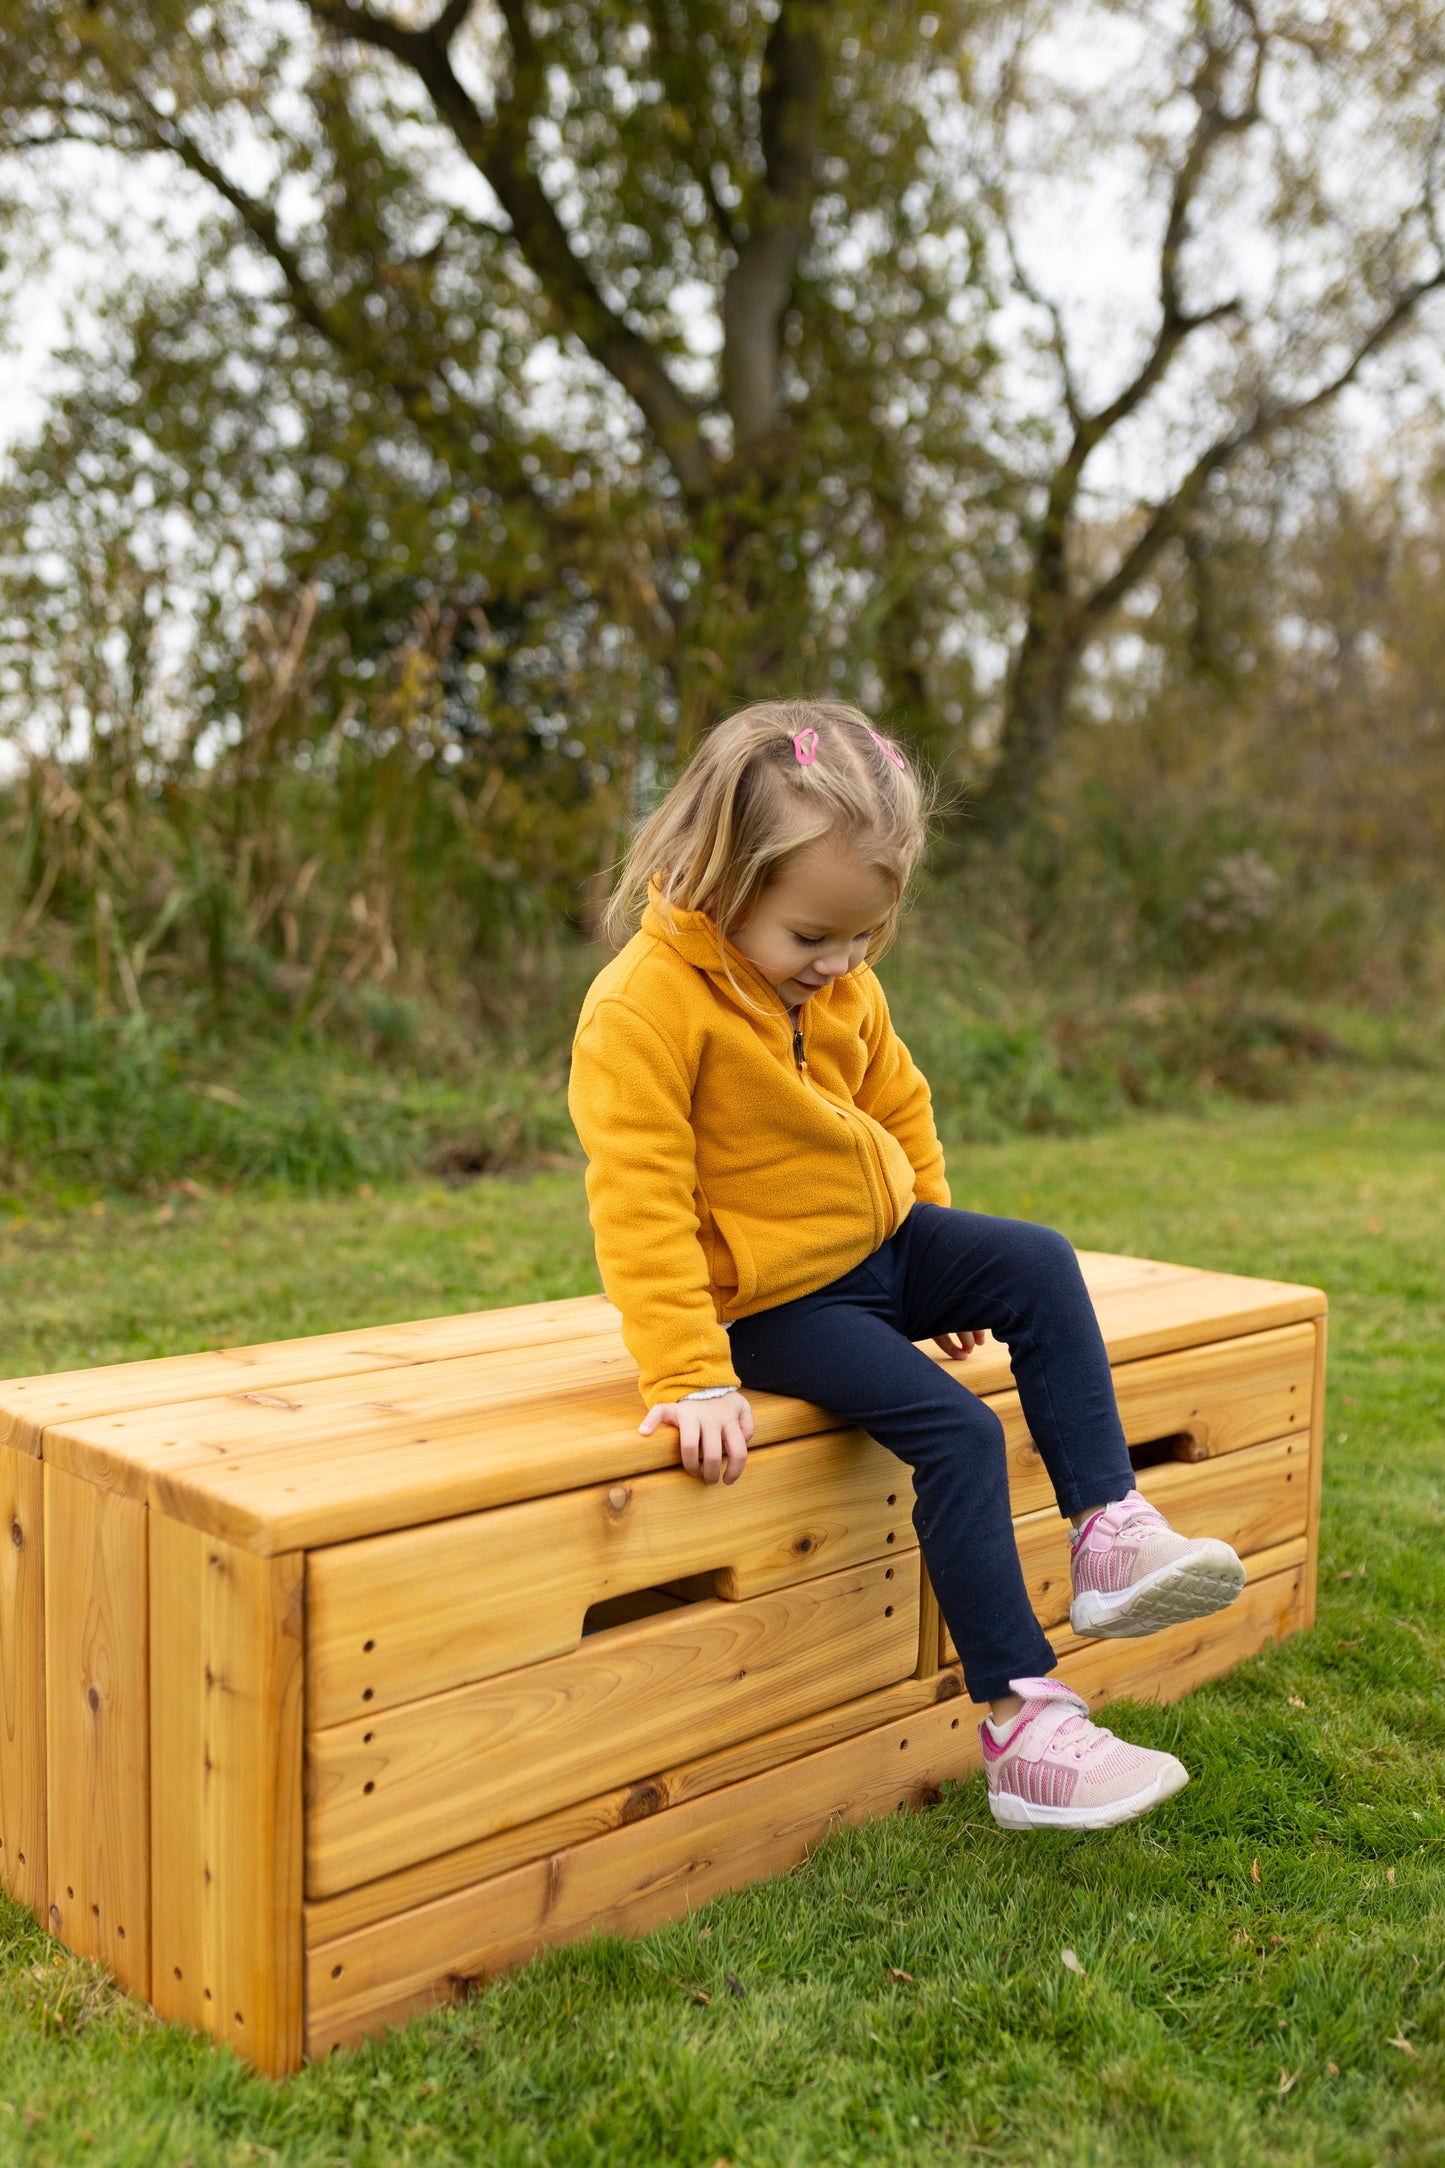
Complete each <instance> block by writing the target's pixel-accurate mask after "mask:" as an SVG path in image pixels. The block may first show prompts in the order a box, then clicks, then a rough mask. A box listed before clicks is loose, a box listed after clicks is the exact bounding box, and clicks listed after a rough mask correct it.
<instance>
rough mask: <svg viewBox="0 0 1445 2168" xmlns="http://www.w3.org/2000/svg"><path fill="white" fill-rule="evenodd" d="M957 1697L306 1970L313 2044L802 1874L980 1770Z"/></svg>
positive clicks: (349, 1943) (429, 1913)
mask: <svg viewBox="0 0 1445 2168" xmlns="http://www.w3.org/2000/svg"><path fill="white" fill-rule="evenodd" d="M958 1710H959V1704H958V1703H957V1702H945V1703H941V1704H937V1705H935V1706H934V1707H932V1708H928V1709H924V1710H920V1711H918V1712H917V1713H916V1714H915V1715H912V1716H909V1717H907V1718H905V1719H903V1720H902V1722H898V1723H893V1724H888V1725H885V1726H882V1727H880V1728H879V1729H877V1730H874V1731H869V1732H864V1733H862V1734H861V1735H860V1736H858V1737H856V1738H854V1739H851V1740H847V1741H845V1742H843V1743H842V1744H840V1745H838V1746H833V1747H828V1748H825V1749H824V1750H823V1751H822V1752H821V1753H817V1754H811V1755H807V1756H805V1757H804V1758H803V1759H802V1760H800V1761H790V1762H787V1763H784V1764H783V1765H781V1766H779V1767H777V1768H775V1769H772V1770H769V1771H767V1772H766V1773H765V1774H763V1775H761V1776H755V1777H749V1778H747V1779H745V1780H744V1781H743V1782H742V1783H739V1784H734V1785H729V1786H728V1787H726V1788H725V1789H724V1790H722V1791H717V1792H711V1793H708V1794H706V1795H705V1796H704V1797H703V1798H701V1799H698V1800H694V1801H691V1802H690V1803H688V1804H687V1805H685V1806H680V1807H674V1808H672V1809H670V1810H669V1811H668V1812H666V1813H664V1814H659V1815H657V1816H655V1817H654V1818H652V1819H651V1820H649V1821H646V1822H643V1823H640V1824H635V1825H633V1826H631V1827H628V1828H625V1829H619V1830H615V1831H613V1832H611V1833H610V1834H609V1835H606V1836H601V1837H597V1838H594V1839H593V1840H592V1841H591V1842H590V1843H587V1844H580V1845H575V1846H572V1847H571V1848H569V1849H568V1850H566V1851H560V1852H554V1853H552V1854H551V1855H549V1856H548V1857H547V1858H545V1859H541V1860H537V1861H535V1862H534V1863H533V1864H531V1865H529V1866H525V1867H519V1868H515V1869H513V1870H512V1872H511V1873H510V1874H505V1875H497V1876H493V1877H492V1878H490V1879H489V1880H487V1881H485V1882H482V1883H480V1884H478V1885H474V1886H473V1887H472V1888H471V1889H468V1890H462V1891H458V1892H455V1893H453V1894H452V1895H450V1896H448V1897H445V1898H443V1899H441V1900H440V1901H439V1902H438V1903H436V1904H433V1905H427V1906H422V1907H419V1908H417V1909H416V1910H413V1911H410V1912H406V1913H403V1914H401V1915H400V1916H399V1917H398V1918H396V1919H393V1920H388V1921H383V1922H381V1923H380V1924H378V1925H377V1926H374V1927H371V1928H365V1929H362V1930H360V1931H358V1932H357V1933H355V1934H352V1935H350V1936H346V1937H343V1938H341V1939H340V1940H338V1941H335V1942H331V1943H326V1944H322V1945H320V1946H318V1947H317V1948H316V1949H315V1950H313V1951H312V1953H311V1955H310V1957H309V1958H308V1961H307V2019H308V2023H307V2046H308V2051H309V2052H310V2053H311V2054H313V2055H317V2054H324V2053H326V2052H327V2051H328V2050H329V2049H330V2048H332V2047H335V2046H339V2045H342V2044H344V2043H345V2042H347V2041H349V2040H354V2039H357V2038H359V2037H360V2036H361V2035H362V2034H363V2033H365V2032H368V2031H372V2030H375V2029H376V2028H377V2027H378V2026H379V2025H383V2024H387V2023H392V2022H395V2021H396V2020H397V2019H399V2018H402V2017H405V2016H406V2015H408V2014H409V2012H411V2011H412V2010H415V2009H420V2008H423V2007H425V2006H426V2005H427V2004H428V2003H432V2002H436V2001H438V2000H446V1999H448V1998H449V1997H450V1996H451V1995H452V1994H454V1993H456V1992H457V1991H459V1990H460V1991H465V1988H466V1985H467V1984H468V1983H469V1982H470V1981H471V1980H474V1979H476V1978H477V1977H479V1976H481V1975H483V1974H488V1973H492V1972H496V1971H499V1970H501V1969H502V1968H503V1967H505V1966H507V1965H511V1964H517V1963H520V1962H522V1961H523V1960H524V1959H526V1958H527V1957H529V1956H531V1954H532V1953H533V1951H534V1950H536V1949H537V1948H539V1947H541V1946H542V1945H543V1944H544V1943H549V1942H568V1941H573V1940H575V1939H576V1938H577V1937H579V1936H581V1935H586V1934H590V1933H592V1932H594V1931H600V1932H604V1933H623V1934H634V1933H637V1932H639V1931H641V1930H642V1929H644V1928H647V1927H651V1926H654V1925H656V1924H657V1922H658V1921H660V1920H664V1919H675V1918H676V1917H677V1916H678V1915H679V1914H680V1913H682V1912H685V1911H688V1910H690V1909H693V1908H695V1907H696V1906H697V1905H699V1904H702V1903H704V1902H706V1900H707V1899H708V1898H709V1897H712V1896H715V1895H716V1894H717V1893H718V1892H719V1891H720V1890H725V1889H739V1888H741V1887H743V1885H744V1884H746V1883H748V1882H753V1881H756V1880H757V1879H758V1878H759V1877H760V1876H762V1875H766V1874H775V1873H777V1872H778V1871H779V1870H780V1869H782V1868H784V1867H790V1866H794V1865H796V1863H797V1862H798V1861H799V1860H800V1859H802V1858H804V1857H805V1856H806V1854H807V1853H808V1851H809V1850H811V1848H812V1847H813V1846H814V1845H815V1844H816V1843H818V1842H819V1840H820V1839H821V1838H822V1837H824V1836H825V1835H826V1834H827V1832H828V1830H829V1829H830V1828H831V1827H833V1826H835V1825H837V1824H839V1823H845V1822H860V1821H864V1820H867V1819H868V1818H869V1817H871V1816H873V1815H876V1814H880V1813H887V1812H890V1811H893V1810H896V1809H897V1808H898V1807H899V1806H902V1805H904V1804H906V1803H908V1802H914V1803H921V1802H923V1801H925V1800H927V1799H930V1798H932V1797H934V1796H936V1793H937V1787H938V1786H939V1785H940V1784H941V1783H942V1782H943V1781H944V1780H945V1779H946V1778H948V1777H951V1776H956V1775H961V1774H962V1773H964V1771H965V1770H967V1769H968V1768H969V1767H970V1766H971V1765H972V1760H973V1757H974V1755H975V1754H976V1752H977V1745H976V1740H975V1739H974V1736H973V1733H972V1730H971V1727H970V1726H969V1725H968V1723H967V1720H966V1719H964V1718H962V1717H961V1716H960V1715H959V1714H958V1713H957V1712H958Z"/></svg>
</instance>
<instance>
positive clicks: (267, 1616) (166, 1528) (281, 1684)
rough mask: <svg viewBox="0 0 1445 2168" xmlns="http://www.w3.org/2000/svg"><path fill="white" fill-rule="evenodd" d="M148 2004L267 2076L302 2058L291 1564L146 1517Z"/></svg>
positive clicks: (298, 1731)
mask: <svg viewBox="0 0 1445 2168" xmlns="http://www.w3.org/2000/svg"><path fill="white" fill-rule="evenodd" d="M150 1537H151V1604H152V1635H151V1640H152V1649H153V1652H154V1661H153V1665H152V1674H151V1694H152V1732H153V1738H154V1785H153V1791H152V1802H153V1809H154V1823H153V1842H154V1848H155V1859H156V1862H157V1871H156V1875H155V1909H154V1937H155V1967H154V1994H153V1998H152V1999H153V2001H154V2003H155V2006H156V2008H157V2009H158V2010H159V2011H160V2013H161V2015H162V2016H163V2017H173V2018H179V2019H182V2020H183V2021H184V2022H186V2023H188V2024H191V2025H195V2026H198V2027H199V2028H201V2029H202V2030H203V2031H206V2032H209V2033H212V2034H214V2035H215V2037H216V2038H217V2039H220V2040H226V2041H229V2043H230V2044H231V2046H232V2047H234V2048H235V2049H236V2051H237V2052H238V2054H241V2055H244V2056H245V2057H246V2059H247V2061H248V2062H251V2063H254V2064H255V2065H256V2067H257V2068H258V2069H260V2070H264V2071H266V2072H268V2073H269V2074H270V2075H271V2076H273V2077H280V2076H283V2075H284V2074H285V2073H286V2072H287V2071H289V2070H293V2069H295V2068H296V2066H297V2065H298V2063H299V2062H300V2060H301V2051H302V1977H301V1879H302V1853H303V1841H302V1837H303V1831H302V1680H303V1664H302V1632H303V1601H304V1588H305V1582H304V1573H303V1561H302V1560H301V1559H300V1558H299V1557H295V1556H293V1557H289V1558H254V1557H252V1556H251V1555H250V1554H249V1553H246V1552H238V1551H232V1550H229V1549H228V1548H227V1547H226V1546H225V1545H223V1544H219V1543H217V1542H215V1541H214V1540H213V1539H208V1538H207V1537H205V1536H203V1535H201V1534H200V1533H198V1532H197V1531H196V1530H194V1529H190V1528H184V1527H180V1526H178V1525H177V1524H176V1523H174V1522H169V1521H165V1520H163V1519H161V1518H160V1517H159V1516H152V1522H151V1530H150Z"/></svg>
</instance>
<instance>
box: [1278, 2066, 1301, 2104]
mask: <svg viewBox="0 0 1445 2168" xmlns="http://www.w3.org/2000/svg"><path fill="white" fill-rule="evenodd" d="M1303 2076H1304V2068H1303V2065H1301V2067H1300V2068H1299V2069H1298V2070H1281V2071H1280V2074H1279V2096H1280V2099H1281V2100H1283V2098H1284V2096H1285V2094H1286V2093H1292V2092H1293V2091H1294V2089H1295V2087H1296V2086H1297V2085H1298V2084H1299V2081H1300V2079H1301V2078H1302V2077H1303Z"/></svg>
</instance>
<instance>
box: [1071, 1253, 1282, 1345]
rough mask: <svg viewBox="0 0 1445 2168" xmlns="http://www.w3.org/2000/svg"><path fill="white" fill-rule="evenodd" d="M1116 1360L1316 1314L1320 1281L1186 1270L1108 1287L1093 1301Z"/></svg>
mask: <svg viewBox="0 0 1445 2168" xmlns="http://www.w3.org/2000/svg"><path fill="white" fill-rule="evenodd" d="M1094 1307H1095V1309H1096V1311H1097V1312H1098V1317H1099V1324H1100V1327H1101V1329H1102V1331H1103V1334H1104V1339H1105V1342H1106V1343H1107V1346H1108V1349H1109V1359H1110V1361H1111V1362H1114V1363H1124V1362H1140V1361H1142V1360H1143V1359H1144V1358H1145V1357H1146V1356H1149V1355H1162V1354H1165V1353H1167V1352H1169V1351H1170V1350H1171V1349H1178V1348H1186V1347H1199V1346H1201V1345H1203V1344H1204V1343H1205V1342H1208V1341H1215V1340H1230V1339H1236V1338H1239V1337H1241V1336H1242V1335H1244V1334H1246V1333H1256V1332H1268V1331H1271V1330H1273V1329H1274V1328H1275V1327H1277V1326H1280V1325H1297V1324H1303V1323H1305V1322H1306V1321H1308V1320H1309V1319H1311V1318H1315V1317H1318V1316H1319V1314H1320V1313H1321V1311H1322V1310H1323V1309H1324V1308H1325V1297H1324V1295H1323V1293H1322V1292H1321V1290H1320V1289H1319V1288H1317V1287H1296V1286H1293V1285H1291V1284H1289V1283H1286V1282H1284V1281H1280V1280H1255V1279H1245V1278H1243V1277H1241V1276H1240V1275H1239V1274H1237V1273H1232V1272H1188V1271H1186V1272H1184V1273H1183V1274H1181V1276H1180V1277H1179V1278H1177V1279H1176V1278H1172V1277H1170V1278H1161V1279H1158V1280H1151V1281H1149V1282H1148V1283H1147V1284H1136V1285H1132V1286H1129V1287H1124V1288H1120V1289H1118V1290H1114V1289H1104V1290H1102V1291H1101V1292H1100V1294H1099V1297H1098V1299H1097V1301H1096V1302H1095V1305H1094Z"/></svg>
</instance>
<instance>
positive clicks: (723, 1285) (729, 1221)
mask: <svg viewBox="0 0 1445 2168" xmlns="http://www.w3.org/2000/svg"><path fill="white" fill-rule="evenodd" d="M712 1224H713V1233H714V1242H715V1250H716V1262H715V1264H714V1267H713V1280H714V1284H715V1285H716V1287H717V1291H718V1293H719V1294H720V1295H721V1296H722V1298H723V1301H724V1303H725V1304H726V1306H727V1307H728V1308H729V1309H734V1308H738V1309H741V1308H742V1307H743V1306H744V1305H746V1304H747V1303H750V1302H751V1301H752V1299H753V1297H754V1295H756V1293H757V1291H758V1268H757V1264H756V1262H755V1261H754V1258H753V1253H752V1247H751V1245H750V1244H749V1242H748V1239H747V1237H746V1235H745V1234H744V1233H743V1231H742V1227H741V1225H740V1224H739V1222H738V1221H737V1220H735V1219H734V1218H733V1216H732V1214H731V1213H730V1212H725V1213H714V1214H713V1215H712ZM729 1283H731V1284H729Z"/></svg>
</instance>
